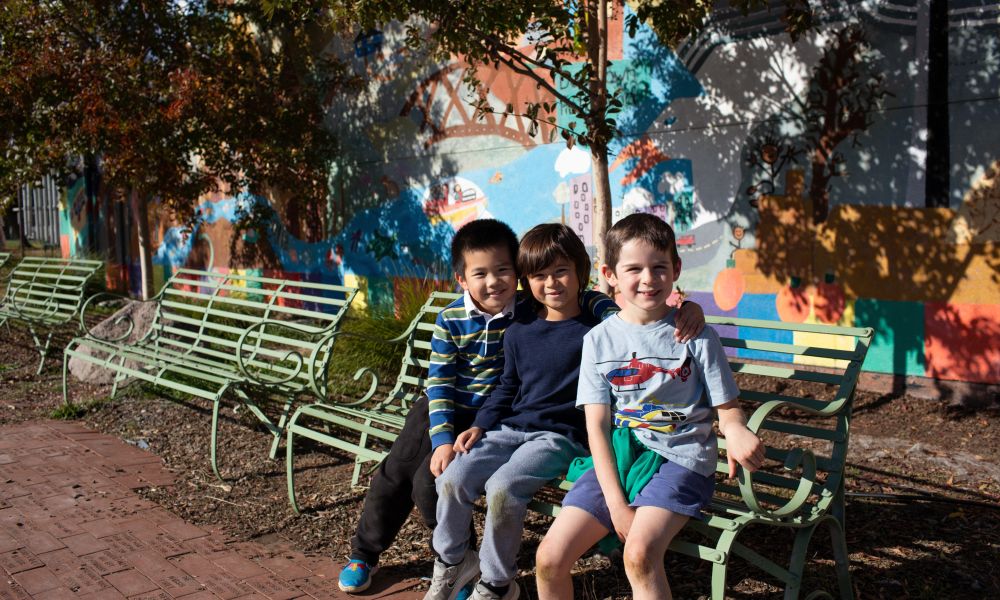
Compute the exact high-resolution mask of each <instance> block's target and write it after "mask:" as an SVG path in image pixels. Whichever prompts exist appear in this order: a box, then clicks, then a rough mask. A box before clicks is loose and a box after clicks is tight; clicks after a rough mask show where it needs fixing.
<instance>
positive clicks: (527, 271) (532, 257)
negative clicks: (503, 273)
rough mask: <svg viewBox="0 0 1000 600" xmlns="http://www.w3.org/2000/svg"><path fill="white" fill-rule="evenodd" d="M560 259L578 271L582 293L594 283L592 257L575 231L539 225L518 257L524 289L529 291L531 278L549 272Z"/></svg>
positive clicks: (526, 240) (519, 271)
mask: <svg viewBox="0 0 1000 600" xmlns="http://www.w3.org/2000/svg"><path fill="white" fill-rule="evenodd" d="M560 258H564V259H566V260H568V261H569V262H570V263H571V264H573V265H574V266H575V267H576V276H577V278H578V279H579V281H580V289H581V290H583V289H584V288H586V287H587V283H588V282H589V281H590V255H588V254H587V249H586V248H585V247H584V246H583V242H582V241H581V240H580V237H579V236H577V235H576V233H574V232H573V230H572V229H570V228H569V227H567V226H565V225H561V224H559V223H544V224H542V225H535V226H534V227H532V228H531V230H530V231H529V232H528V233H526V234H524V237H522V238H521V249H520V250H519V254H518V257H517V272H518V273H519V274H520V275H521V278H522V279H521V287H523V288H524V289H528V282H527V279H526V278H527V277H528V276H529V275H531V274H532V273H537V272H539V271H541V270H542V269H545V268H547V267H548V266H549V265H551V264H552V263H554V262H555V261H557V260H558V259H560Z"/></svg>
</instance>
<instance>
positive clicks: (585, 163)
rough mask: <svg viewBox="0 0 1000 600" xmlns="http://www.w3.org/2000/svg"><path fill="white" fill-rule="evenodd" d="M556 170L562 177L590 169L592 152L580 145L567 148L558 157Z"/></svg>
mask: <svg viewBox="0 0 1000 600" xmlns="http://www.w3.org/2000/svg"><path fill="white" fill-rule="evenodd" d="M556 171H558V172H559V176H560V177H566V176H567V175H581V174H583V173H587V172H589V171H590V154H589V153H588V152H587V151H586V150H581V149H580V147H579V146H574V147H572V148H567V149H566V150H563V151H562V152H560V153H559V158H557V159H556Z"/></svg>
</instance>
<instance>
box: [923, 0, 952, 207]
mask: <svg viewBox="0 0 1000 600" xmlns="http://www.w3.org/2000/svg"><path fill="white" fill-rule="evenodd" d="M920 10H926V7H923V6H922V7H921V8H920ZM928 31H929V34H928V37H929V38H930V39H929V40H928V49H927V50H928V51H927V157H926V159H925V160H926V163H925V164H926V179H925V180H924V181H925V187H924V191H925V193H924V202H925V204H926V205H927V207H928V208H932V207H935V206H949V205H950V204H951V174H950V173H949V169H950V168H951V135H950V129H949V122H948V120H949V115H948V2H947V0H931V2H930V27H929V28H928ZM917 35H920V32H919V31H918V33H917Z"/></svg>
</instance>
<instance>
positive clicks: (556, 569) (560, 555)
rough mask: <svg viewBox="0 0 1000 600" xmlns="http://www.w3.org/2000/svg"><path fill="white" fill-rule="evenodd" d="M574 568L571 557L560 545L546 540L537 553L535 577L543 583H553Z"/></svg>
mask: <svg viewBox="0 0 1000 600" xmlns="http://www.w3.org/2000/svg"><path fill="white" fill-rule="evenodd" d="M571 568H572V564H570V562H569V557H568V556H566V554H565V552H564V548H562V547H561V546H560V545H559V544H557V543H554V542H552V541H550V540H549V538H544V539H543V540H542V543H541V544H539V545H538V550H537V551H536V552H535V576H536V577H538V579H540V580H542V581H552V580H553V579H556V578H558V577H559V576H560V575H562V574H564V573H568V572H569V570H570V569H571Z"/></svg>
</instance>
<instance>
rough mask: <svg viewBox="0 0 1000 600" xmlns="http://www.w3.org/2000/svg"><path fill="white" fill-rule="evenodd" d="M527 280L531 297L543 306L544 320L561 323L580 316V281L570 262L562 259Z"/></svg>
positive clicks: (529, 275) (531, 275)
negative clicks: (560, 321)
mask: <svg viewBox="0 0 1000 600" xmlns="http://www.w3.org/2000/svg"><path fill="white" fill-rule="evenodd" d="M526 279H527V280H528V286H529V287H530V288H531V295H532V296H534V298H535V300H537V301H538V303H539V304H541V305H542V311H541V312H540V313H539V314H541V316H542V318H544V319H547V320H550V321H559V320H563V319H567V318H572V317H575V316H576V315H578V314H580V279H579V278H578V277H577V275H576V268H575V267H574V266H573V263H571V262H570V261H569V260H567V259H565V258H562V257H560V258H558V259H557V260H556V261H555V262H554V263H552V264H551V265H549V266H547V267H545V268H544V269H542V270H541V271H538V272H537V273H530V274H528V276H527V277H526Z"/></svg>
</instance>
